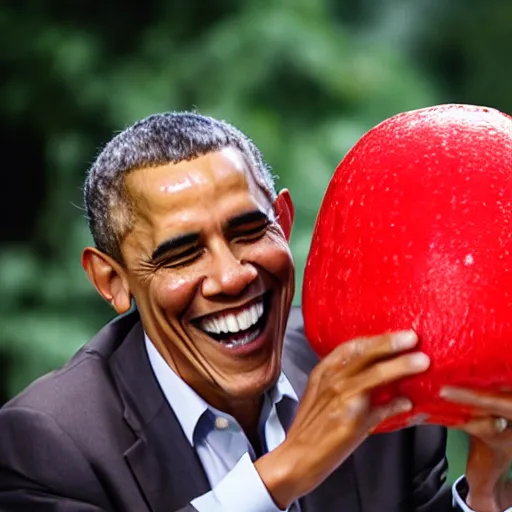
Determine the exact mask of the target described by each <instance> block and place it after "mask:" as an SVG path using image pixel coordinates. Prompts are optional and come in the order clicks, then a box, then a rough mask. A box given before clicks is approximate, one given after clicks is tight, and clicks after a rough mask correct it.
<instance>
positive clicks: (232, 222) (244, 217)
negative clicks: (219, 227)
mask: <svg viewBox="0 0 512 512" xmlns="http://www.w3.org/2000/svg"><path fill="white" fill-rule="evenodd" d="M268 220H269V218H268V215H267V214H265V213H264V212H262V211H261V210H253V211H250V212H245V213H241V214H240V215H236V216H235V217H231V219H229V220H228V222H227V224H226V229H227V230H232V229H236V228H239V227H241V226H244V225H246V224H254V223H256V222H268Z"/></svg>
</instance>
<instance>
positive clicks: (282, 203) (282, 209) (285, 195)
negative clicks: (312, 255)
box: [274, 188, 295, 241]
mask: <svg viewBox="0 0 512 512" xmlns="http://www.w3.org/2000/svg"><path fill="white" fill-rule="evenodd" d="M274 211H275V213H276V216H277V222H278V223H279V225H280V226H281V229H282V230H283V232H284V236H285V237H286V240H287V241H290V236H291V234H292V226H293V218H294V215H295V208H294V207H293V201H292V196H291V195H290V192H289V191H288V189H286V188H283V189H282V190H281V191H280V192H279V194H278V195H277V198H276V200H275V201H274Z"/></svg>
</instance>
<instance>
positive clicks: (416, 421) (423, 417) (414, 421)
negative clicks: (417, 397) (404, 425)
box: [408, 414, 430, 427]
mask: <svg viewBox="0 0 512 512" xmlns="http://www.w3.org/2000/svg"><path fill="white" fill-rule="evenodd" d="M429 417H430V416H429V415H428V414H417V415H416V416H413V417H412V418H411V419H410V420H409V423H408V425H409V426H411V427H413V426H415V425H422V424H423V423H425V422H426V421H427V420H428V419H429Z"/></svg>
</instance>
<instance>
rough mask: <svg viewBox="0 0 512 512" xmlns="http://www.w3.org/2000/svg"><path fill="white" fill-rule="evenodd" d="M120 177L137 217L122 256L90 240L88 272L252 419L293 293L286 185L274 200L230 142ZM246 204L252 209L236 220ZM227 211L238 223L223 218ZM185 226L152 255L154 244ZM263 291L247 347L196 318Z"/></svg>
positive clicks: (180, 362)
mask: <svg viewBox="0 0 512 512" xmlns="http://www.w3.org/2000/svg"><path fill="white" fill-rule="evenodd" d="M125 183H126V188H127V191H128V193H129V194H130V196H131V197H132V198H133V199H134V203H135V222H134V224H133V228H132V229H131V230H130V232H129V233H128V234H127V235H126V236H125V238H124V239H123V241H122V244H121V252H122V255H123V259H124V264H123V265H119V264H118V263H116V262H114V261H112V260H111V259H110V258H108V257H107V256H106V255H103V254H101V253H99V252H98V251H96V250H95V249H92V248H88V249H86V251H84V256H83V260H84V266H85V268H86V270H87V271H88V273H89V276H90V277H91V279H92V281H93V282H94V283H95V285H96V287H97V288H98V290H99V291H100V293H101V294H102V295H103V296H104V298H106V299H107V300H108V301H109V302H111V303H112V304H113V305H114V307H115V309H116V310H117V312H118V313H124V312H125V311H127V309H128V308H129V303H130V297H133V298H134V299H135V302H136V304H137V308H138V310H139V312H140V315H141V319H142V323H143V325H144V328H145V331H146V332H147V334H148V336H149V338H150V339H151V340H152V342H153V343H154V345H155V346H156V348H157V349H158V350H159V352H160V354H161V355H162V356H163V357H164V359H165V360H166V361H167V363H168V364H169V365H170V366H171V368H172V369H173V370H174V371H175V372H176V373H177V374H178V375H180V376H181V377H182V379H183V380H184V381H185V382H187V383H188V384H189V385H190V386H191V387H192V388H193V389H194V390H195V391H196V392H197V393H198V394H199V395H201V396H202V397H203V398H204V399H205V400H207V401H208V402H209V403H210V404H212V405H213V406H215V407H217V408H219V409H221V410H224V411H226V412H228V413H230V414H233V415H234V416H235V417H237V419H238V420H239V421H240V422H241V423H242V424H244V423H247V424H249V423H253V422H254V419H255V417H257V415H258V414H259V405H260V398H261V395H262V393H263V392H264V391H265V390H267V389H268V388H269V387H271V386H272V385H273V384H274V383H275V382H276V380H277V378H278V376H279V374H280V371H281V353H282V342H283V337H284V330H285V326H286V321H287V318H288V314H289V308H290V305H291V300H292V297H293V283H294V268H293V261H292V258H291V253H290V249H289V247H288V243H287V239H288V237H289V235H290V230H291V222H292V215H293V208H292V205H291V200H290V199H289V195H288V192H287V191H282V192H281V193H280V194H279V196H278V197H277V199H276V201H275V203H274V205H272V204H271V202H270V201H269V199H268V196H267V194H266V193H265V192H264V191H263V190H261V188H260V187H259V186H258V185H257V183H256V181H255V180H254V178H253V176H252V174H251V171H250V169H249V168H248V165H247V163H246V161H245V159H244V158H243V156H242V154H241V153H240V152H238V151H237V150H234V149H232V148H225V149H223V150H221V151H218V152H212V153H209V154H206V155H204V156H200V157H198V158H196V159H194V160H191V161H183V162H180V163H178V164H168V165H163V166H160V167H156V168H144V169H139V170H135V171H133V172H131V173H130V174H129V175H128V176H127V178H126V181H125ZM255 212H259V214H258V213H255ZM248 213H252V214H253V215H252V218H249V219H245V220H243V219H242V221H240V218H241V217H240V216H242V215H244V214H248ZM233 219H239V222H238V223H237V224H236V225H234V224H233V225H232V226H230V225H229V223H230V221H233ZM187 235H190V236H188V237H187V238H186V239H184V238H182V239H181V241H182V242H183V243H181V244H179V245H176V244H175V245H174V246H168V247H167V249H165V247H163V248H162V249H161V250H160V251H159V252H160V254H158V255H157V256H156V257H155V255H154V253H155V251H156V249H157V248H158V247H159V246H161V244H164V242H167V241H172V240H174V241H176V240H177V238H178V237H184V236H187ZM102 272H103V273H102ZM263 294H271V297H270V301H271V304H270V311H269V316H268V321H267V322H266V327H265V330H264V332H263V335H262V336H260V337H259V338H258V339H259V341H258V342H257V343H252V344H250V345H249V346H248V347H249V350H247V349H248V347H243V349H244V350H240V349H230V348H227V347H226V346H225V345H223V344H222V343H219V342H217V341H215V340H213V339H212V338H211V337H210V336H208V335H207V334H206V333H205V332H204V331H202V330H201V329H200V328H198V324H197V321H198V319H200V318H201V317H204V316H205V315H211V314H213V313H219V312H221V311H227V310H230V309H232V308H237V307H240V306H242V305H246V304H248V303H249V302H251V301H253V300H255V299H257V298H258V297H261V296H262V295H263ZM260 338H261V339H260Z"/></svg>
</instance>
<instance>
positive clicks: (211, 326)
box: [200, 301, 264, 334]
mask: <svg viewBox="0 0 512 512" xmlns="http://www.w3.org/2000/svg"><path fill="white" fill-rule="evenodd" d="M263 310H264V307H263V301H261V302H257V303H256V304H252V305H251V306H249V307H248V308H245V309H244V310H242V311H239V312H238V313H236V314H233V313H229V314H227V315H222V314H220V315H218V316H215V317H213V316H209V317H207V318H203V320H201V324H200V327H201V329H203V330H204V331H206V332H209V333H214V334H221V333H228V332H229V333H237V332H240V331H246V330H247V329H249V328H250V327H252V326H253V325H255V324H256V323H257V322H258V320H259V319H260V318H261V316H262V315H263Z"/></svg>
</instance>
